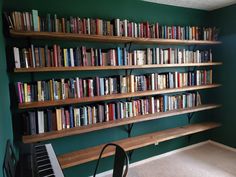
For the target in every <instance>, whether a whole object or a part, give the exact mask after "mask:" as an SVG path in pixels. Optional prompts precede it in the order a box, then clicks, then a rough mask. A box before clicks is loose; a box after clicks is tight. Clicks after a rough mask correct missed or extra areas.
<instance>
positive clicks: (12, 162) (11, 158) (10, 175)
mask: <svg viewBox="0 0 236 177" xmlns="http://www.w3.org/2000/svg"><path fill="white" fill-rule="evenodd" d="M16 163H17V161H16V156H15V154H14V151H13V147H12V145H11V142H10V140H7V146H6V153H5V157H4V162H3V176H5V174H6V176H7V177H15V172H16Z"/></svg>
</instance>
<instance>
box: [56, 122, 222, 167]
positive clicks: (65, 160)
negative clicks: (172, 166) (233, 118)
mask: <svg viewBox="0 0 236 177" xmlns="http://www.w3.org/2000/svg"><path fill="white" fill-rule="evenodd" d="M219 126H220V124H219V123H214V122H208V123H199V124H193V125H187V126H183V127H178V128H172V129H167V130H162V131H159V132H154V133H149V134H145V135H140V136H136V137H132V138H126V139H122V140H119V141H115V142H113V143H115V144H119V145H120V146H121V147H123V148H124V150H125V151H130V150H134V149H138V148H142V147H145V146H149V145H153V144H155V143H160V142H164V141H168V140H171V139H175V138H179V137H182V136H186V135H191V134H195V133H199V132H203V131H206V130H210V129H213V128H216V127H219ZM104 145H105V144H102V145H99V146H95V147H90V148H87V149H82V150H78V151H74V152H70V153H68V154H63V155H59V156H58V157H57V158H58V160H59V163H60V165H61V167H62V169H65V168H69V167H73V166H76V165H80V164H83V163H86V162H90V161H93V160H97V159H98V157H99V154H100V152H101V149H102V148H103V146H104ZM114 152H115V151H114V148H113V147H110V148H107V149H106V150H105V151H104V153H103V156H102V157H103V158H104V157H108V156H112V155H113V154H114Z"/></svg>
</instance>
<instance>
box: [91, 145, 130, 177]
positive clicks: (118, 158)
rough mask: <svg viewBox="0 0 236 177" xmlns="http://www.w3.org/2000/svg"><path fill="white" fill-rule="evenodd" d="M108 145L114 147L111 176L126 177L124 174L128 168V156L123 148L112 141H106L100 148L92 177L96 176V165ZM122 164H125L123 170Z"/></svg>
mask: <svg viewBox="0 0 236 177" xmlns="http://www.w3.org/2000/svg"><path fill="white" fill-rule="evenodd" d="M109 146H114V147H115V158H114V166H113V175H112V176H113V177H126V175H127V173H128V168H129V158H128V156H127V154H126V152H125V150H124V149H123V148H122V147H121V146H119V145H117V144H114V143H108V144H106V145H105V146H104V147H103V148H102V150H101V153H100V155H99V158H98V161H97V165H96V168H95V171H94V175H93V176H94V177H95V176H96V174H97V169H98V165H99V162H100V159H101V158H102V154H103V152H104V151H105V149H106V148H107V147H109ZM124 166H125V170H124Z"/></svg>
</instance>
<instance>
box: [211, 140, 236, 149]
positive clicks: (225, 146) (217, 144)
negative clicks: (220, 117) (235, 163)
mask: <svg viewBox="0 0 236 177" xmlns="http://www.w3.org/2000/svg"><path fill="white" fill-rule="evenodd" d="M209 143H211V144H214V145H216V146H218V147H221V148H223V149H226V150H229V151H232V152H236V148H233V147H230V146H227V145H224V144H221V143H218V142H216V141H212V140H209Z"/></svg>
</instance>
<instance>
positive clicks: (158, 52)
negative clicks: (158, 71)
mask: <svg viewBox="0 0 236 177" xmlns="http://www.w3.org/2000/svg"><path fill="white" fill-rule="evenodd" d="M156 64H160V49H159V48H156Z"/></svg>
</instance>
